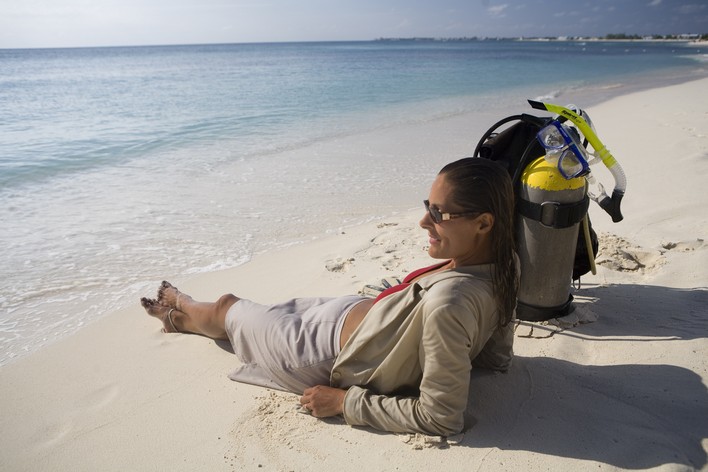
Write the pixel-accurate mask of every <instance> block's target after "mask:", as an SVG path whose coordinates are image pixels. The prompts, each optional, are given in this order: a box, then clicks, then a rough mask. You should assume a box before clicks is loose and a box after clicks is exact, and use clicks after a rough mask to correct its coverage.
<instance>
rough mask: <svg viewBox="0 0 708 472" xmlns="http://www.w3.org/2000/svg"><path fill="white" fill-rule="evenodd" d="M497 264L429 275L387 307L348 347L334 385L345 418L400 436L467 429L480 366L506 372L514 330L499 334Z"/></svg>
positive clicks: (377, 310) (375, 312)
mask: <svg viewBox="0 0 708 472" xmlns="http://www.w3.org/2000/svg"><path fill="white" fill-rule="evenodd" d="M492 270H494V265H479V266H471V267H462V268H458V269H454V270H448V271H444V272H439V273H436V274H432V275H430V276H427V277H425V278H423V279H421V280H420V281H418V282H416V283H414V284H412V285H411V286H409V287H407V288H406V289H404V290H402V291H400V292H397V293H394V294H391V295H389V296H388V297H386V298H384V299H383V300H381V301H379V302H378V303H377V304H376V305H374V307H373V308H372V309H371V310H370V311H369V313H368V314H367V315H366V317H365V318H364V320H363V321H362V323H361V324H360V325H359V327H358V328H357V330H356V331H355V332H354V334H353V335H352V337H351V338H350V339H349V341H348V342H347V344H346V345H345V346H344V347H343V349H342V351H341V352H340V354H339V356H338V357H337V360H336V362H335V365H334V368H333V369H332V373H331V377H330V382H331V385H332V386H333V387H338V388H346V389H348V390H347V394H346V397H345V401H344V418H345V420H346V421H347V423H349V424H351V425H368V426H371V427H374V428H377V429H380V430H385V431H393V432H409V433H410V432H416V433H424V434H436V435H442V436H448V435H452V434H456V433H459V432H460V431H462V429H463V426H464V411H465V408H466V405H467V398H468V390H469V382H470V371H471V368H472V363H473V361H474V363H475V365H480V366H482V367H487V368H493V369H498V370H506V369H507V368H508V367H509V365H510V363H511V358H512V356H513V352H512V344H513V339H514V336H513V329H512V326H511V324H509V325H508V326H506V327H505V328H499V327H498V325H499V319H498V312H497V309H496V304H495V301H494V296H493V292H492V281H491V271H492Z"/></svg>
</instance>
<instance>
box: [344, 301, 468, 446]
mask: <svg viewBox="0 0 708 472" xmlns="http://www.w3.org/2000/svg"><path fill="white" fill-rule="evenodd" d="M470 315H471V314H470V308H469V306H467V307H463V306H459V305H450V304H446V305H443V306H439V307H438V308H435V309H434V310H432V311H431V312H430V313H427V314H426V315H425V317H424V324H423V333H422V338H421V342H420V346H419V359H420V363H421V367H422V371H423V377H422V380H421V384H420V396H419V397H401V396H388V395H377V394H375V393H374V392H371V391H370V390H368V389H366V388H363V387H358V386H353V387H350V388H349V390H348V391H347V394H346V396H345V399H344V418H345V420H346V421H347V423H349V424H351V425H362V426H363V425H367V426H371V427H373V428H376V429H380V430H385V431H392V432H401V433H403V432H407V433H423V434H433V435H440V436H449V435H453V434H457V433H459V432H460V431H462V429H463V427H464V411H465V408H466V406H467V395H468V390H469V381H470V369H471V362H470V357H469V356H470V349H471V347H472V345H473V344H474V342H475V338H476V337H477V333H476V329H475V326H476V324H475V323H474V322H473V321H474V320H470V318H473V317H476V313H475V314H473V316H470ZM465 321H467V322H465ZM470 321H472V322H470Z"/></svg>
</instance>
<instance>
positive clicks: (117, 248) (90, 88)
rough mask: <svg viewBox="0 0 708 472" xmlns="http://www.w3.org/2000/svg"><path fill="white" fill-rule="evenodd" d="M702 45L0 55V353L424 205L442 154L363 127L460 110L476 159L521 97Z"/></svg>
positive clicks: (600, 86) (674, 59) (597, 88)
mask: <svg viewBox="0 0 708 472" xmlns="http://www.w3.org/2000/svg"><path fill="white" fill-rule="evenodd" d="M705 57H706V56H705V54H704V53H703V51H700V50H696V49H695V48H692V47H689V46H687V45H685V44H680V43H650V42H637V43H612V42H586V43H578V42H517V41H470V42H432V41H375V42H352V43H291V44H287V43H285V44H246V45H210V46H166V47H130V48H86V49H43V50H0V109H2V110H3V115H2V118H0V221H2V225H1V227H0V244H1V245H2V248H3V251H2V255H1V256H0V364H2V363H4V362H7V361H8V360H9V359H12V358H14V357H17V356H19V355H22V354H24V353H26V352H31V351H32V350H34V349H36V348H37V347H39V346H41V345H43V344H46V343H48V342H51V341H53V340H55V339H58V338H61V337H62V336H65V335H67V334H69V333H71V332H73V331H75V330H77V329H79V328H80V327H81V326H82V325H84V324H85V323H87V322H90V321H91V320H93V319H96V318H97V317H100V316H101V315H103V314H105V313H107V312H110V311H113V310H114V309H117V308H120V307H122V306H126V305H127V304H129V303H135V300H136V297H137V296H138V295H144V294H149V293H151V292H152V287H153V286H154V285H155V283H156V282H158V281H159V280H161V279H162V278H163V277H173V278H179V277H186V276H189V275H190V274H194V273H198V272H204V271H209V270H215V269H220V268H227V267H233V266H235V265H238V264H242V263H243V262H245V261H247V260H249V258H250V257H251V256H252V255H254V254H256V253H259V252H263V251H267V250H269V249H271V248H274V247H280V246H283V245H287V244H294V243H298V242H302V241H307V240H310V239H312V238H316V237H320V236H322V235H324V234H329V233H332V232H335V231H339V230H340V229H341V228H343V227H346V226H349V225H354V224H357V223H360V222H362V221H366V220H370V219H375V218H382V217H385V216H388V215H391V214H392V213H394V212H396V211H400V210H402V209H407V208H410V207H412V206H414V205H416V203H417V202H418V201H419V200H421V199H422V198H423V197H424V192H426V191H427V188H426V186H427V185H428V184H429V181H430V179H431V178H432V175H433V174H434V173H435V172H436V171H437V169H438V168H439V166H440V165H441V164H442V163H444V162H443V161H442V160H441V159H443V158H447V157H442V156H430V158H429V159H428V158H427V157H428V156H423V155H421V152H422V151H419V150H416V149H411V147H410V145H409V143H408V142H407V141H406V140H401V141H400V142H391V143H388V144H387V145H385V146H382V145H381V143H380V142H378V143H372V142H369V139H371V136H372V134H371V133H379V134H376V136H378V138H377V139H379V140H380V139H381V136H384V139H385V136H386V132H385V130H391V136H400V135H401V134H400V133H402V132H403V133H404V134H405V132H404V131H405V129H406V127H411V126H418V125H420V124H421V123H422V124H425V123H429V124H434V123H436V122H440V121H441V120H445V119H449V118H451V117H455V116H467V114H469V116H470V127H469V136H465V137H459V139H469V153H471V152H472V150H473V149H474V145H475V144H476V139H477V138H478V137H479V135H480V134H481V133H482V132H483V131H484V129H483V128H485V127H486V126H488V125H489V124H491V121H492V118H494V119H496V118H497V117H503V116H505V115H507V114H509V113H512V112H513V113H517V112H520V111H528V110H526V109H525V106H526V105H525V102H524V99H525V98H537V97H557V98H558V99H559V100H563V102H562V103H565V101H566V100H571V101H573V102H575V103H578V101H579V100H582V102H581V103H578V104H579V105H581V106H588V105H589V104H591V103H593V102H596V101H598V100H602V99H605V98H608V97H610V96H612V95H613V94H617V93H623V92H626V91H628V90H631V89H633V88H641V87H650V86H652V84H655V83H665V82H670V81H681V80H687V79H689V78H693V77H699V76H702V75H705V70H704V69H703V67H704V63H705V62H704V61H705ZM496 112H498V116H497V115H496V114H495V113H496ZM382 130H384V133H383V134H381V133H382ZM401 130H404V131H401ZM391 139H394V138H391ZM396 139H399V138H396ZM344 147H345V148H344ZM384 148H385V149H386V151H385V152H384V151H383V150H382V149H384ZM391 149H392V150H391ZM460 157H461V156H460ZM382 167H383V168H385V169H387V171H386V172H381V171H380V170H381V169H382ZM372 208H374V209H375V210H373V211H372ZM147 287H149V288H150V291H147V292H146V289H147Z"/></svg>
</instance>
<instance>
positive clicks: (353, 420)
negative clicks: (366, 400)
mask: <svg viewBox="0 0 708 472" xmlns="http://www.w3.org/2000/svg"><path fill="white" fill-rule="evenodd" d="M365 394H366V389H363V388H361V387H357V386H356V385H352V386H351V387H349V388H348V389H347V393H346V394H345V395H344V408H343V410H342V416H344V421H346V422H347V424H349V425H351V426H363V425H364V423H363V422H362V421H361V418H360V416H361V411H360V408H359V405H361V401H362V397H363V396H364V395H365Z"/></svg>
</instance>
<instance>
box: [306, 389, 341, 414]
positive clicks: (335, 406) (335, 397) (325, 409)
mask: <svg viewBox="0 0 708 472" xmlns="http://www.w3.org/2000/svg"><path fill="white" fill-rule="evenodd" d="M346 394H347V391H346V390H342V389H341V388H333V387H325V386H324V385H316V386H314V387H310V388H308V389H306V390H305V391H304V392H303V394H302V397H300V404H301V405H302V406H303V407H305V408H307V409H308V410H310V413H312V416H316V417H318V418H325V417H327V416H335V415H338V414H340V413H342V412H343V411H344V396H345V395H346Z"/></svg>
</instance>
